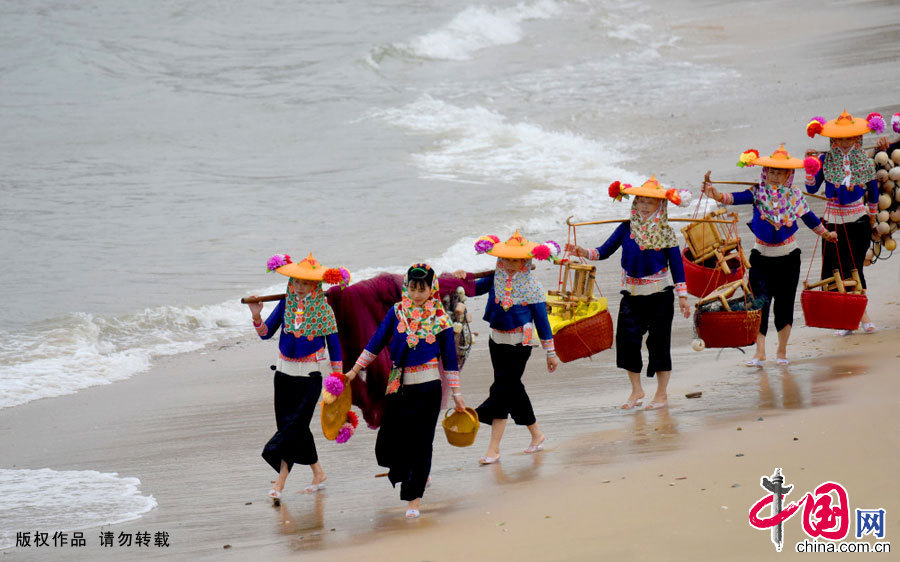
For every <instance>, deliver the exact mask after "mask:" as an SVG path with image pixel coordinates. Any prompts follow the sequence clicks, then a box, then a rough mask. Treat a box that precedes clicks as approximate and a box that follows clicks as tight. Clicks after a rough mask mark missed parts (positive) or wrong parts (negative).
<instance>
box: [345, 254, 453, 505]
mask: <svg viewBox="0 0 900 562" xmlns="http://www.w3.org/2000/svg"><path fill="white" fill-rule="evenodd" d="M385 346H388V347H389V349H390V355H391V360H392V362H393V369H392V370H391V375H390V377H389V378H388V383H387V388H386V390H385V406H384V419H383V420H382V422H381V428H380V429H379V430H378V438H377V440H376V442H375V457H376V459H377V461H378V464H379V465H380V466H384V467H386V468H388V469H389V472H388V480H390V482H391V485H392V486H396V485H397V483H398V482H400V499H401V500H403V501H406V502H408V505H407V510H406V517H407V518H409V519H414V518H416V517H419V502H420V501H421V499H422V496H423V495H424V494H425V488H426V487H427V486H428V484H429V481H430V478H429V476H428V475H429V474H430V473H431V454H432V443H433V442H434V429H435V426H436V425H437V419H438V414H440V410H441V402H442V391H441V378H442V375H443V378H445V379H446V381H447V386H448V387H449V388H450V391H451V392H452V395H453V401H454V403H455V407H456V411H458V412H463V411H465V408H466V403H465V402H464V401H463V398H462V393H461V392H460V391H459V367H458V363H457V358H456V340H455V339H454V335H453V322H452V321H451V320H450V318H449V315H448V314H447V312H446V311H445V310H444V307H443V305H442V304H441V297H440V288H439V286H438V279H437V275H435V272H434V270H433V269H432V268H431V266H429V265H428V264H425V263H417V264H413V265H412V266H411V267H410V268H409V270H408V271H407V272H406V277H405V279H404V280H403V289H402V298H401V299H400V302H398V303H396V304H395V305H394V306H393V307H391V309H390V310H388V313H387V315H386V316H385V317H384V320H383V321H382V322H381V325H380V326H379V327H378V331H376V332H375V335H373V336H372V338H371V339H370V340H369V343H368V344H367V345H366V348H365V349H364V350H363V352H362V354H360V356H359V359H357V360H356V363H355V364H354V365H353V368H351V369H350V371H348V372H347V373H346V377H347V380H348V381H350V380H353V379H354V378H355V377H356V376H357V375H358V374H359V372H360V371H361V370H362V369H365V368H366V367H367V366H369V365H370V364H371V363H372V361H374V360H375V357H377V356H378V354H379V353H380V352H381V350H382V349H384V347H385ZM438 360H440V361H441V363H442V364H443V369H441V367H440V366H439V364H438Z"/></svg>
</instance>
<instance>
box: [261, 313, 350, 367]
mask: <svg viewBox="0 0 900 562" xmlns="http://www.w3.org/2000/svg"><path fill="white" fill-rule="evenodd" d="M284 302H285V299H281V300H280V301H278V305H277V306H276V307H275V310H273V311H272V312H271V314H269V317H268V318H266V321H265V322H263V323H261V324H260V325H259V326H255V327H256V332H257V333H258V334H259V337H260V338H262V339H264V340H267V339H269V338H271V337H272V336H273V335H275V332H276V331H279V328H280V332H279V335H278V351H279V352H281V355H282V356H283V357H284V358H285V359H300V358H302V357H307V356H309V355H312V354H313V353H316V352H317V351H319V350H320V349H322V348H323V347H325V345H326V344H327V345H328V356H329V360H330V361H331V368H332V369H333V370H335V371H343V366H342V365H343V363H342V358H341V341H340V339H338V334H337V332H335V333H333V334H328V335H327V336H295V335H294V334H289V333H287V332H285V331H284V306H285V304H284Z"/></svg>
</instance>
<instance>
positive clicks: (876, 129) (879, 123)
mask: <svg viewBox="0 0 900 562" xmlns="http://www.w3.org/2000/svg"><path fill="white" fill-rule="evenodd" d="M866 123H867V124H868V125H869V130H870V131H872V132H873V133H883V132H884V118H883V117H882V116H881V115H879V114H878V113H870V114H869V116H868V117H866Z"/></svg>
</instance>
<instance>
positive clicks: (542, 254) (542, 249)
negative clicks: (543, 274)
mask: <svg viewBox="0 0 900 562" xmlns="http://www.w3.org/2000/svg"><path fill="white" fill-rule="evenodd" d="M531 255H532V256H534V259H536V260H542V261H543V260H547V259H549V258H550V248H548V247H547V246H546V245H545V244H538V245H537V246H535V247H534V249H533V250H531Z"/></svg>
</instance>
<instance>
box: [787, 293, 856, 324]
mask: <svg viewBox="0 0 900 562" xmlns="http://www.w3.org/2000/svg"><path fill="white" fill-rule="evenodd" d="M868 302H869V298H868V297H866V295H859V294H855V293H837V292H834V291H816V290H813V289H804V290H803V292H802V293H800V306H802V307H803V317H804V318H805V319H806V325H807V326H809V327H811V328H829V329H831V330H856V329H857V328H859V321H860V320H862V316H863V314H864V313H865V312H866V304H867V303H868Z"/></svg>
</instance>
